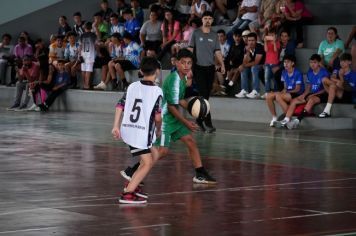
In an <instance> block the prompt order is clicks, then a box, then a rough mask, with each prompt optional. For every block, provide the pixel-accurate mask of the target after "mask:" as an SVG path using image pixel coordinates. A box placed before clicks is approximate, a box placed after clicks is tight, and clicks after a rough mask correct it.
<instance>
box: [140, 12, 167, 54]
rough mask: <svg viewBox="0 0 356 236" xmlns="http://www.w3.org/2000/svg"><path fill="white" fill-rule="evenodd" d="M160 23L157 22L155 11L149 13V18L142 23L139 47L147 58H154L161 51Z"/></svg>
mask: <svg viewBox="0 0 356 236" xmlns="http://www.w3.org/2000/svg"><path fill="white" fill-rule="evenodd" d="M161 25H162V22H161V21H158V14H157V12H156V11H155V10H151V11H150V18H149V20H147V21H146V22H145V23H143V25H142V27H141V30H140V41H141V47H142V48H143V49H144V50H145V53H146V54H147V55H149V56H155V55H157V54H158V52H159V51H160V49H161V44H162V31H161Z"/></svg>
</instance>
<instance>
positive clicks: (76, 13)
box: [73, 11, 82, 17]
mask: <svg viewBox="0 0 356 236" xmlns="http://www.w3.org/2000/svg"><path fill="white" fill-rule="evenodd" d="M73 16H80V17H82V13H80V11H77V12H74V14H73Z"/></svg>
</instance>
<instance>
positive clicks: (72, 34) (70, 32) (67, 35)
mask: <svg viewBox="0 0 356 236" xmlns="http://www.w3.org/2000/svg"><path fill="white" fill-rule="evenodd" d="M70 36H74V37H76V36H77V35H76V33H75V32H73V31H69V32H67V34H66V37H67V38H69V37H70Z"/></svg>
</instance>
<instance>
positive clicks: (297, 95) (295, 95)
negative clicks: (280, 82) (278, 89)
mask: <svg viewBox="0 0 356 236" xmlns="http://www.w3.org/2000/svg"><path fill="white" fill-rule="evenodd" d="M300 95H301V94H299V93H290V96H291V97H292V99H294V98H296V97H299V96H300Z"/></svg>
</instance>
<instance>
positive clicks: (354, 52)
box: [345, 25, 356, 70]
mask: <svg viewBox="0 0 356 236" xmlns="http://www.w3.org/2000/svg"><path fill="white" fill-rule="evenodd" d="M353 39H355V40H356V25H355V26H354V27H352V30H351V32H350V34H349V37H348V38H347V41H346V43H345V49H348V48H349V46H350V44H351V42H352V40H353ZM351 56H352V69H354V70H356V44H353V45H352V46H351Z"/></svg>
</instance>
